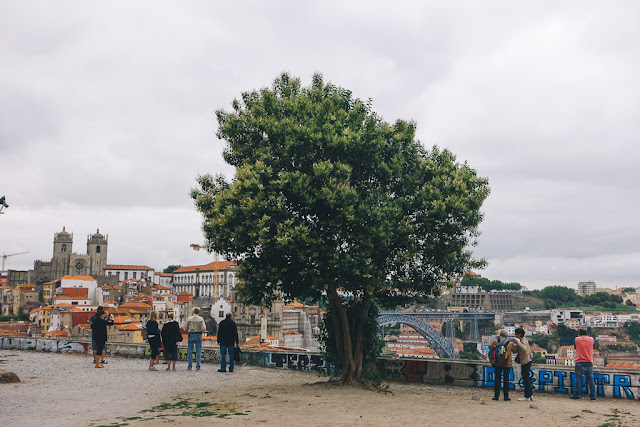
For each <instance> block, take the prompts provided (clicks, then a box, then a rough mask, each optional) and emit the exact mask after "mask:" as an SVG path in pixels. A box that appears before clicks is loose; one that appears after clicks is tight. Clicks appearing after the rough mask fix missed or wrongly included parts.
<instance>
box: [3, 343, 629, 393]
mask: <svg viewBox="0 0 640 427" xmlns="http://www.w3.org/2000/svg"><path fill="white" fill-rule="evenodd" d="M0 348H1V349H4V350H10V349H16V350H34V351H55V352H74V353H89V354H90V353H91V348H90V343H88V342H85V341H82V340H55V339H48V338H14V337H9V338H7V337H0ZM107 353H108V354H111V355H118V356H125V357H139V358H147V357H149V355H150V351H149V346H148V345H146V344H126V343H109V344H108V345H107ZM178 359H179V360H183V361H184V360H187V348H186V344H185V345H181V346H180V347H179V348H178ZM202 361H203V363H219V361H220V351H219V349H218V348H217V347H213V348H207V347H204V348H203V349H202ZM242 362H243V363H248V364H251V365H257V366H263V367H267V368H275V369H292V370H297V371H307V372H318V373H325V374H329V373H331V372H332V368H331V367H330V366H329V364H328V363H327V362H326V361H325V360H324V358H323V357H322V355H320V354H317V353H308V352H292V351H259V350H246V351H243V352H242ZM377 368H378V371H379V372H380V373H381V374H382V377H383V378H384V379H385V380H386V381H401V382H411V383H424V384H437V385H453V386H460V387H478V388H483V387H484V388H493V384H494V382H493V378H494V371H493V368H492V367H491V366H490V365H488V364H487V363H484V362H478V361H472V360H447V359H397V358H380V359H378V362H377ZM531 372H532V381H533V387H534V390H535V392H536V393H540V392H542V393H561V394H565V395H568V394H569V392H570V390H572V389H573V388H574V384H575V374H574V371H573V369H572V368H569V367H564V366H562V367H561V366H547V365H533V367H532V370H531ZM333 373H334V374H336V372H333ZM509 379H510V381H511V389H512V390H516V391H523V390H524V386H523V382H522V377H521V372H520V367H519V366H518V365H516V366H515V367H514V369H512V370H511V375H510V378H509ZM594 379H595V382H596V392H597V395H598V396H599V397H611V398H619V399H636V400H640V371H637V370H636V371H632V370H630V371H620V370H616V369H607V368H596V369H595V372H594ZM583 390H584V389H583ZM584 391H585V392H586V390H584Z"/></svg>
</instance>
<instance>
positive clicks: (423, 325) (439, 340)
mask: <svg viewBox="0 0 640 427" xmlns="http://www.w3.org/2000/svg"><path fill="white" fill-rule="evenodd" d="M377 321H378V326H383V325H388V324H390V323H404V324H405V325H408V326H411V327H412V328H413V329H415V330H416V332H418V333H419V334H420V335H422V337H424V338H425V339H426V340H427V341H428V342H429V344H430V345H431V347H432V348H433V349H434V350H435V352H436V353H437V354H438V356H439V357H440V358H444V359H455V357H456V353H455V350H454V348H453V344H451V342H449V340H447V339H446V338H445V337H443V336H442V334H441V333H440V332H438V331H436V330H435V329H433V328H432V327H431V325H429V324H428V323H427V322H425V321H423V320H422V319H419V318H417V317H413V316H409V315H406V314H402V313H381V314H380V315H379V316H378V319H377Z"/></svg>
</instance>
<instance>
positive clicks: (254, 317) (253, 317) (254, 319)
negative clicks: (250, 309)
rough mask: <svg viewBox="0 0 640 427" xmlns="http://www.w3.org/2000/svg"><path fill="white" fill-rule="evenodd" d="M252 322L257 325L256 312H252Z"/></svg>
mask: <svg viewBox="0 0 640 427" xmlns="http://www.w3.org/2000/svg"><path fill="white" fill-rule="evenodd" d="M251 324H252V325H255V324H256V315H255V314H252V315H251Z"/></svg>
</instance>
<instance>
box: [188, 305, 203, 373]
mask: <svg viewBox="0 0 640 427" xmlns="http://www.w3.org/2000/svg"><path fill="white" fill-rule="evenodd" d="M206 330H207V326H206V325H205V323H204V319H203V318H202V317H201V316H200V307H195V308H194V309H193V315H192V316H191V317H189V318H188V319H187V332H188V333H189V338H188V339H187V354H188V355H189V356H188V360H189V366H188V367H187V370H188V371H190V370H191V366H192V360H193V346H194V345H195V346H196V370H197V371H199V370H200V358H201V357H202V334H203V333H204V332H205V331H206Z"/></svg>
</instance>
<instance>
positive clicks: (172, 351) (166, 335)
mask: <svg viewBox="0 0 640 427" xmlns="http://www.w3.org/2000/svg"><path fill="white" fill-rule="evenodd" d="M179 342H182V334H181V333H180V325H179V324H178V322H176V321H175V320H173V313H169V314H168V315H167V323H165V324H164V325H162V343H163V344H164V360H166V361H167V371H169V370H170V369H171V362H173V370H174V371H175V370H176V360H178V343H179Z"/></svg>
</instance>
